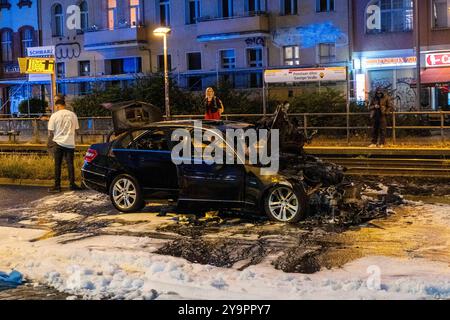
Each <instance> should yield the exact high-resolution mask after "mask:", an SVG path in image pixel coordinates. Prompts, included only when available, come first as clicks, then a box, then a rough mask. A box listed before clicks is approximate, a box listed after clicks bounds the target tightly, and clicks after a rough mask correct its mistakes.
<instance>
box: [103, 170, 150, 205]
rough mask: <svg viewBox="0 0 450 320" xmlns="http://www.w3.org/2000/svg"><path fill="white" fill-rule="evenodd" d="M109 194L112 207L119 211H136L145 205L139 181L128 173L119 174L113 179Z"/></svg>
mask: <svg viewBox="0 0 450 320" xmlns="http://www.w3.org/2000/svg"><path fill="white" fill-rule="evenodd" d="M109 196H110V198H111V201H112V203H113V205H114V207H115V208H116V209H117V210H119V211H121V212H125V213H130V212H136V211H139V210H141V209H142V208H144V207H145V202H144V199H143V197H142V192H141V188H140V186H139V183H138V182H137V181H136V179H134V178H133V177H132V176H129V175H120V176H118V177H116V178H115V179H114V181H113V182H112V183H111V186H110V190H109Z"/></svg>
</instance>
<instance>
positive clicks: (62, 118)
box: [48, 100, 81, 193]
mask: <svg viewBox="0 0 450 320" xmlns="http://www.w3.org/2000/svg"><path fill="white" fill-rule="evenodd" d="M55 109H56V110H55V111H56V112H55V113H54V114H53V115H52V116H51V117H50V120H49V122H48V131H49V136H50V140H51V141H53V142H54V143H55V148H54V158H55V186H54V187H53V188H52V189H50V190H49V192H51V193H59V192H61V166H62V161H63V159H64V158H65V159H66V162H67V167H68V171H69V180H70V190H72V191H78V190H81V188H80V187H79V186H77V185H76V184H75V169H74V164H73V158H74V154H75V131H76V130H78V129H79V128H80V125H79V123H78V118H77V116H76V114H75V113H73V112H72V111H69V110H67V109H66V103H65V102H64V100H57V101H56V102H55Z"/></svg>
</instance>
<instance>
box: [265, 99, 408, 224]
mask: <svg viewBox="0 0 450 320" xmlns="http://www.w3.org/2000/svg"><path fill="white" fill-rule="evenodd" d="M288 108H289V105H284V106H279V107H278V108H277V112H275V114H274V116H272V117H267V118H263V119H261V120H260V121H259V122H258V123H257V127H258V128H261V129H263V128H264V129H270V130H274V129H277V130H279V135H280V173H282V174H283V175H284V176H286V177H288V178H289V181H290V182H291V183H292V184H293V185H297V186H299V187H300V188H303V189H304V190H305V192H306V194H307V195H308V198H309V210H308V218H307V219H306V221H303V222H302V223H303V224H313V225H316V224H318V223H319V224H325V223H333V224H339V225H354V224H358V223H362V222H365V221H369V220H372V219H376V218H381V217H385V216H387V215H388V214H389V206H390V205H398V204H401V203H403V198H402V197H401V195H400V194H399V192H398V190H397V188H396V187H395V186H389V187H388V188H387V192H384V193H383V192H380V193H375V194H369V192H367V191H368V190H367V189H368V186H367V185H366V184H364V183H361V182H353V181H351V180H350V179H349V178H348V177H347V176H345V171H346V168H344V167H342V166H338V165H336V164H333V163H328V162H324V161H322V160H321V159H319V158H317V157H315V156H312V155H308V154H307V153H306V152H305V151H304V146H305V145H306V144H309V143H311V141H312V139H313V137H314V136H315V135H316V134H317V131H315V132H314V133H313V134H312V135H310V136H307V135H306V133H305V131H304V129H303V126H302V125H301V123H300V121H298V120H297V119H295V118H293V117H289V116H288Z"/></svg>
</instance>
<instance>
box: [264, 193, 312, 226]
mask: <svg viewBox="0 0 450 320" xmlns="http://www.w3.org/2000/svg"><path fill="white" fill-rule="evenodd" d="M307 206H308V197H307V196H306V193H305V191H304V190H302V188H300V187H294V188H292V187H290V186H286V185H277V186H275V187H272V188H271V189H269V190H268V192H266V193H265V197H264V211H265V213H266V215H267V216H268V217H269V218H270V219H271V220H273V221H277V222H283V223H296V222H299V221H300V220H302V219H303V218H305V217H306V215H307Z"/></svg>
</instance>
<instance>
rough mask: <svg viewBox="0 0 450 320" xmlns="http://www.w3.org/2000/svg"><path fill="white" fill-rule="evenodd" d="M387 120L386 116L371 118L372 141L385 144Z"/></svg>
mask: <svg viewBox="0 0 450 320" xmlns="http://www.w3.org/2000/svg"><path fill="white" fill-rule="evenodd" d="M386 131H387V120H386V117H383V116H381V117H378V118H375V119H373V129H372V143H373V144H378V143H379V144H383V145H384V144H386Z"/></svg>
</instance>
